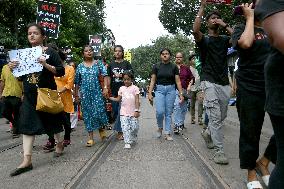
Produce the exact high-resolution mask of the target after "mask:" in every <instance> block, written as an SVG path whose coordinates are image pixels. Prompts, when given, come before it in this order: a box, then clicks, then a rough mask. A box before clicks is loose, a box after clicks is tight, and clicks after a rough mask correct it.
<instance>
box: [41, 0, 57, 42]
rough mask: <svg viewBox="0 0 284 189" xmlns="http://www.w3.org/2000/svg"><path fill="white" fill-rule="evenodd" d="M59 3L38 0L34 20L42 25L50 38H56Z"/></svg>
mask: <svg viewBox="0 0 284 189" xmlns="http://www.w3.org/2000/svg"><path fill="white" fill-rule="evenodd" d="M60 15H61V5H60V4H58V3H53V2H47V1H38V6H37V19H36V22H37V23H38V24H40V25H41V26H43V27H44V29H45V31H46V34H47V36H48V37H50V38H55V39H57V38H58V34H59V25H60Z"/></svg>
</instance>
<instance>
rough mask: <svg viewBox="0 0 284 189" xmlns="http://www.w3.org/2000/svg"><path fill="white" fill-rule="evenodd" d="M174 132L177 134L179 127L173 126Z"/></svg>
mask: <svg viewBox="0 0 284 189" xmlns="http://www.w3.org/2000/svg"><path fill="white" fill-rule="evenodd" d="M174 134H176V135H178V134H179V127H175V128H174Z"/></svg>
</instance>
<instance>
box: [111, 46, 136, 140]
mask: <svg viewBox="0 0 284 189" xmlns="http://www.w3.org/2000/svg"><path fill="white" fill-rule="evenodd" d="M123 58H124V49H123V47H122V46H121V45H116V46H115V47H114V60H113V61H112V62H111V63H110V64H109V66H108V74H109V76H110V88H111V94H112V97H117V96H118V90H119V88H120V87H121V86H123V80H122V79H123V78H122V74H123V73H124V72H125V71H129V70H130V71H133V69H132V66H131V64H130V63H129V62H128V61H126V60H124V59H123ZM112 110H113V117H114V119H116V120H115V123H114V128H113V129H114V130H115V131H116V132H117V139H118V140H123V132H122V128H121V123H120V115H119V112H120V111H119V110H120V103H119V102H116V101H113V102H112Z"/></svg>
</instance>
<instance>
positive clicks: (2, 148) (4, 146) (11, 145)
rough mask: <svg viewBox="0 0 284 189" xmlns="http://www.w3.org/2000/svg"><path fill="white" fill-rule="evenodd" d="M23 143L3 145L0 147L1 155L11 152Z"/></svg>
mask: <svg viewBox="0 0 284 189" xmlns="http://www.w3.org/2000/svg"><path fill="white" fill-rule="evenodd" d="M22 144H23V143H22V142H13V143H10V144H6V145H2V146H0V153H2V152H5V151H7V150H11V149H13V148H16V147H18V146H21V145H22Z"/></svg>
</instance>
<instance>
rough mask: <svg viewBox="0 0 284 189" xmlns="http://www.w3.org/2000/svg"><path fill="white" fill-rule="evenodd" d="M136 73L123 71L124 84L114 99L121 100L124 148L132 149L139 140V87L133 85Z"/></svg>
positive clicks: (111, 98)
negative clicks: (132, 145)
mask: <svg viewBox="0 0 284 189" xmlns="http://www.w3.org/2000/svg"><path fill="white" fill-rule="evenodd" d="M133 80H134V75H133V73H132V72H124V73H123V82H124V86H121V87H120V88H119V91H118V96H117V97H116V98H114V97H110V98H109V99H110V100H112V101H121V108H120V121H121V127H122V132H123V136H124V142H125V146H124V148H126V149H130V148H131V144H133V143H134V142H136V141H137V134H138V129H139V125H138V117H139V116H140V109H139V107H140V102H139V94H140V91H139V88H138V87H137V86H135V85H133V83H132V82H133Z"/></svg>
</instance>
